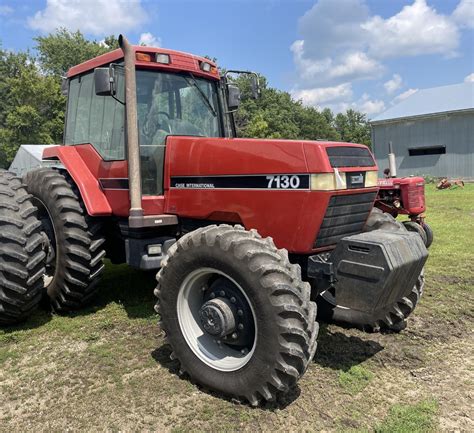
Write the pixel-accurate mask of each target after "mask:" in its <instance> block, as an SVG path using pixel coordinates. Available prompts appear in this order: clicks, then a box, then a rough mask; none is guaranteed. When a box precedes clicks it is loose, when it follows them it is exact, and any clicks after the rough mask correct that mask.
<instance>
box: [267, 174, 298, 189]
mask: <svg viewBox="0 0 474 433" xmlns="http://www.w3.org/2000/svg"><path fill="white" fill-rule="evenodd" d="M267 180H268V188H270V189H271V188H277V189H279V188H281V189H289V188H290V189H298V188H299V187H300V184H301V180H300V178H299V176H297V175H295V174H293V175H286V174H284V175H276V176H267Z"/></svg>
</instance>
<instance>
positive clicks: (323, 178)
mask: <svg viewBox="0 0 474 433" xmlns="http://www.w3.org/2000/svg"><path fill="white" fill-rule="evenodd" d="M351 173H352V172H349V173H348V174H349V175H350V174H351ZM362 176H364V172H362V173H361V174H359V175H358V176H357V177H362ZM346 177H347V176H346V173H341V172H339V170H338V169H337V168H336V169H334V173H318V174H312V175H311V189H312V190H314V191H334V190H338V189H347V188H348V187H347V185H348V182H347V178H346ZM352 179H353V178H350V180H351V181H350V182H349V187H350V188H372V187H374V186H377V171H366V172H365V182H364V183H362V182H361V185H357V184H355V182H353V181H352ZM361 180H362V179H361Z"/></svg>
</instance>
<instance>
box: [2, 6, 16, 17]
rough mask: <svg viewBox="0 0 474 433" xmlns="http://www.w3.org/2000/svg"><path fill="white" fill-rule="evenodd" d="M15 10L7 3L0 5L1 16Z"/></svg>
mask: <svg viewBox="0 0 474 433" xmlns="http://www.w3.org/2000/svg"><path fill="white" fill-rule="evenodd" d="M12 12H13V8H12V7H10V6H6V5H0V16H2V15H10V14H11V13H12Z"/></svg>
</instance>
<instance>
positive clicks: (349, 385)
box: [338, 365, 374, 394]
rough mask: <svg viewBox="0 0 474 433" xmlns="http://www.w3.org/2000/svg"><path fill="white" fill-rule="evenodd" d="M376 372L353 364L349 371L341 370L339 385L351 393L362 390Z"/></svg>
mask: <svg viewBox="0 0 474 433" xmlns="http://www.w3.org/2000/svg"><path fill="white" fill-rule="evenodd" d="M373 377H374V374H373V373H372V372H371V371H369V370H367V369H366V368H364V367H362V366H360V365H354V366H352V367H351V368H350V369H349V370H348V371H341V372H340V373H339V376H338V380H339V385H341V387H342V388H344V389H345V390H346V391H348V392H349V393H350V394H357V393H359V392H360V391H362V390H363V389H364V388H365V387H366V386H367V385H368V384H369V382H370V381H371V380H372V378H373Z"/></svg>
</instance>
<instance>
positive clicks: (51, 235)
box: [32, 197, 58, 288]
mask: <svg viewBox="0 0 474 433" xmlns="http://www.w3.org/2000/svg"><path fill="white" fill-rule="evenodd" d="M32 202H33V204H34V206H36V207H37V208H38V219H39V220H40V221H41V227H42V230H43V232H44V233H45V234H46V237H47V238H48V245H47V254H46V272H45V274H44V277H43V280H44V287H45V288H48V287H49V286H50V285H51V283H52V282H53V279H54V275H55V274H56V266H57V249H58V245H57V241H56V231H55V230H54V224H53V219H52V218H51V214H50V213H49V210H48V208H47V207H46V205H45V204H44V203H43V202H42V201H41V200H40V199H39V198H37V197H33V198H32Z"/></svg>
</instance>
